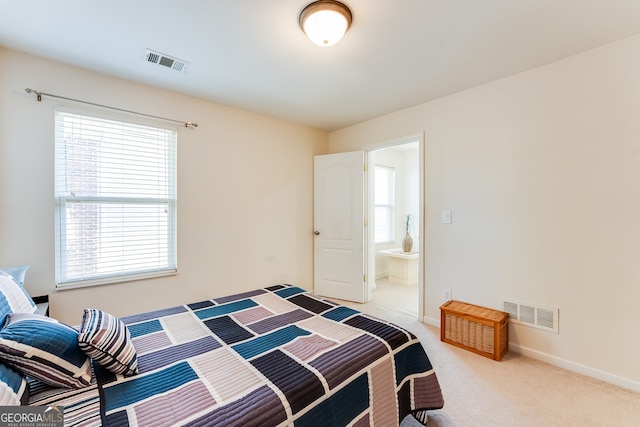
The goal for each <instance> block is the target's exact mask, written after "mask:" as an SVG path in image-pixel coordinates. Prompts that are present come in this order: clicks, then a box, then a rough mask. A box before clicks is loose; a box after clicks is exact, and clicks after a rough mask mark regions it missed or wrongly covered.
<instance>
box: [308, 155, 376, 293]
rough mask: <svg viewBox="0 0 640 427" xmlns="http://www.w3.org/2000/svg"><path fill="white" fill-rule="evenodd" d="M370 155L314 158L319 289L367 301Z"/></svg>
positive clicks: (317, 281)
mask: <svg viewBox="0 0 640 427" xmlns="http://www.w3.org/2000/svg"><path fill="white" fill-rule="evenodd" d="M363 189H364V153H363V152H362V151H356V152H349V153H338V154H327V155H323V156H316V157H315V159H314V194H313V197H314V210H313V213H314V234H315V237H314V291H315V293H316V294H318V295H322V296H326V297H329V298H337V299H342V300H347V301H355V302H366V296H365V283H364V271H365V270H364V269H365V262H364V236H365V233H364V229H365V228H364V191H363Z"/></svg>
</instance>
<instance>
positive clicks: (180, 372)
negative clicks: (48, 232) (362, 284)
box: [0, 285, 444, 427]
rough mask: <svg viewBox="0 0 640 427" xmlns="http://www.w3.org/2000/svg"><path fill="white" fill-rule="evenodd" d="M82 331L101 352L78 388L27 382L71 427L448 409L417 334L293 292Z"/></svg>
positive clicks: (338, 422)
mask: <svg viewBox="0 0 640 427" xmlns="http://www.w3.org/2000/svg"><path fill="white" fill-rule="evenodd" d="M10 316H15V317H16V319H17V322H16V324H17V325H20V324H21V323H24V322H26V321H28V320H24V321H20V319H21V318H20V315H10ZM30 316H34V315H30ZM28 317H29V316H28ZM40 321H42V319H40ZM42 322H43V321H42ZM53 322H55V320H54V321H53ZM96 325H97V326H96ZM12 326H13V325H12V322H11V319H10V320H8V321H7V323H6V324H5V327H4V328H3V330H2V331H0V350H1V348H2V347H3V345H4V344H3V343H2V342H3V339H4V337H2V334H3V332H4V331H5V329H10V328H11V327H12ZM39 328H41V330H43V329H42V326H39ZM118 328H120V329H118ZM76 329H79V332H78V342H81V341H83V340H84V341H87V340H89V341H91V340H93V341H92V342H93V344H95V345H96V347H100V345H102V349H100V348H98V349H97V350H98V351H97V352H95V350H96V348H87V346H86V345H85V346H81V349H82V350H83V352H85V353H86V354H87V355H89V356H88V359H89V360H90V367H89V371H87V370H86V366H84V364H83V363H82V361H80V363H78V366H81V365H82V367H81V368H80V371H81V372H82V374H80V375H76V378H75V379H76V380H78V381H81V382H83V383H82V384H79V385H77V386H71V387H69V386H66V387H59V386H53V385H47V384H45V383H44V382H43V381H41V380H34V379H32V378H28V379H27V381H28V383H29V385H30V387H29V389H30V398H29V404H30V405H47V406H61V407H63V408H64V419H65V425H69V426H98V425H103V426H128V425H130V426H136V425H137V426H154V427H155V426H170V425H189V426H227V425H228V426H322V425H326V426H346V425H352V426H369V425H375V426H393V425H399V424H400V422H401V420H402V419H403V418H404V417H405V416H407V415H408V414H415V415H416V416H417V418H419V419H420V418H421V419H423V420H424V419H426V415H425V414H426V411H428V410H433V409H439V408H441V407H442V406H443V404H444V401H443V397H442V394H441V390H440V386H439V384H438V380H437V378H436V375H435V373H434V370H433V368H432V366H431V363H430V361H429V359H428V357H427V355H426V353H425V351H424V349H423V347H422V345H421V344H420V342H419V341H418V340H417V339H416V337H415V336H413V335H412V334H411V333H409V332H408V331H406V330H404V329H402V328H400V327H398V326H395V325H393V324H390V323H388V322H385V321H383V320H380V319H377V318H374V317H371V316H368V315H366V314H363V313H360V312H358V311H356V310H354V309H352V308H348V307H345V306H342V305H339V304H336V303H334V302H332V301H329V300H326V299H324V298H321V297H318V296H315V295H313V294H311V293H309V292H307V291H305V290H303V289H301V288H299V287H296V286H292V285H277V286H272V287H267V288H263V289H257V290H255V291H251V292H245V293H241V294H236V295H231V296H227V297H223V298H215V299H211V300H207V301H201V302H197V303H193V304H187V305H181V306H176V307H172V308H168V309H163V310H158V311H152V312H148V313H142V314H138V315H134V316H129V317H123V318H120V319H117V318H115V317H113V316H110V315H109V314H108V313H104V312H102V311H100V310H96V309H86V310H85V315H84V317H83V319H82V325H80V327H79V328H76ZM92 329H93V331H92V332H91V330H92ZM87 330H89V334H93V336H90V337H89V338H88V339H87V337H86V336H85V335H86V334H87ZM96 331H97V332H96ZM105 331H107V333H105ZM106 335H109V336H110V337H111V338H105V336H106ZM96 337H97V339H96ZM114 337H115V338H114ZM89 347H90V346H89ZM92 350H93V352H92ZM101 351H102V352H101ZM6 357H7V356H6V355H3V354H1V353H0V358H2V359H3V362H6V361H7V359H6ZM118 358H119V359H120V360H116V359H118ZM83 370H84V371H83ZM87 372H88V375H87ZM45 379H46V378H45Z"/></svg>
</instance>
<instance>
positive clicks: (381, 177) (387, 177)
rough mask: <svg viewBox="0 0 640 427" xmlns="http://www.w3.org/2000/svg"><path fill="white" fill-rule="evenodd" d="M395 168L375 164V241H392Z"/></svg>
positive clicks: (393, 237)
mask: <svg viewBox="0 0 640 427" xmlns="http://www.w3.org/2000/svg"><path fill="white" fill-rule="evenodd" d="M395 174H396V173H395V169H394V168H392V167H389V166H382V165H376V166H375V178H374V179H375V195H374V203H375V233H376V236H375V240H376V243H389V242H393V241H394V239H395V236H394V235H393V223H394V221H393V218H394V205H395V194H394V191H393V190H394V187H395Z"/></svg>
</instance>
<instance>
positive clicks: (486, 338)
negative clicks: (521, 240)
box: [440, 301, 509, 360]
mask: <svg viewBox="0 0 640 427" xmlns="http://www.w3.org/2000/svg"><path fill="white" fill-rule="evenodd" d="M440 321H441V326H440V339H441V340H442V341H444V342H446V343H449V344H452V345H455V346H457V347H460V348H464V349H466V350H469V351H472V352H474V353H477V354H480V355H482V356H485V357H488V358H490V359H493V360H501V359H502V357H503V356H504V355H505V354H506V353H507V352H508V351H509V327H508V323H509V314H508V313H505V312H503V311H498V310H493V309H490V308H486V307H481V306H478V305H473V304H468V303H465V302H461V301H448V302H446V303H444V304H443V305H442V306H440Z"/></svg>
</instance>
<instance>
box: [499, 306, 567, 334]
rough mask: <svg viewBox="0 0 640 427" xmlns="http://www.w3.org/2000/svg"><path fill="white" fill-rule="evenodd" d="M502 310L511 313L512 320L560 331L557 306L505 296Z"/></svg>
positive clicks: (520, 323) (551, 330) (556, 331)
mask: <svg viewBox="0 0 640 427" xmlns="http://www.w3.org/2000/svg"><path fill="white" fill-rule="evenodd" d="M502 310H503V311H506V312H507V313H509V321H510V322H513V323H517V324H519V325H526V326H531V327H534V328H538V329H542V330H545V331H550V332H555V333H556V334H557V333H558V311H559V310H558V309H557V308H551V307H544V306H540V305H536V304H529V303H523V302H519V301H514V300H512V299H506V298H503V299H502Z"/></svg>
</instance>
